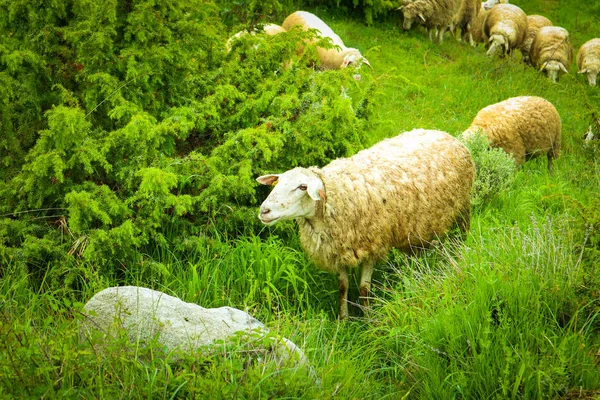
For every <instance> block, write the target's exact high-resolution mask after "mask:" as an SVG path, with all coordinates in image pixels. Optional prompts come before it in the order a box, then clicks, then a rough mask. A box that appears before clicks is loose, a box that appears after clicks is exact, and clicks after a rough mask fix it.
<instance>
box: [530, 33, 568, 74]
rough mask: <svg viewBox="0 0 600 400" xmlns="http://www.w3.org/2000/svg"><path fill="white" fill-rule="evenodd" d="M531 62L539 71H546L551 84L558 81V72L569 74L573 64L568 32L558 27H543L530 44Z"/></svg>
mask: <svg viewBox="0 0 600 400" xmlns="http://www.w3.org/2000/svg"><path fill="white" fill-rule="evenodd" d="M530 55H531V62H532V64H533V66H534V67H536V68H539V69H540V71H546V73H547V74H548V78H550V79H551V80H552V81H553V82H556V81H557V80H558V72H559V71H563V72H564V73H566V74H568V73H569V68H571V63H572V62H573V47H572V46H571V40H570V39H569V32H567V30H566V29H564V28H561V27H558V26H543V27H541V28H540V30H539V31H538V33H537V34H536V35H535V38H534V39H533V43H532V44H531V51H530Z"/></svg>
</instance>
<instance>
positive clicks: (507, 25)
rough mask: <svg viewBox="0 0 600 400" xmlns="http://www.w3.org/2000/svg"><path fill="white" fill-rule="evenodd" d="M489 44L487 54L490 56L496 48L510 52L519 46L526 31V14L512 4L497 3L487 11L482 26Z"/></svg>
mask: <svg viewBox="0 0 600 400" xmlns="http://www.w3.org/2000/svg"><path fill="white" fill-rule="evenodd" d="M483 32H484V34H485V36H486V37H488V38H489V39H488V43H489V45H490V47H489V49H488V51H487V55H488V56H492V55H494V54H496V53H497V51H498V49H500V50H501V52H502V53H505V54H511V52H512V50H513V49H515V48H517V47H519V46H520V45H521V42H523V39H525V34H526V33H527V15H526V14H525V12H524V11H523V10H521V9H520V8H519V7H517V6H515V5H513V4H498V5H496V6H494V7H492V9H491V10H490V11H489V14H488V15H487V18H486V19H485V23H484V26H483Z"/></svg>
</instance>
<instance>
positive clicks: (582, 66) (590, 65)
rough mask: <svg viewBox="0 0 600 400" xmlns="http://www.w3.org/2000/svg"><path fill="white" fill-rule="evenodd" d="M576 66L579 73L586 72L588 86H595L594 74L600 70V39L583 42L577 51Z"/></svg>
mask: <svg viewBox="0 0 600 400" xmlns="http://www.w3.org/2000/svg"><path fill="white" fill-rule="evenodd" d="M577 67H578V68H579V73H580V74H586V75H587V80H588V83H589V84H590V86H596V76H598V72H599V71H600V39H598V38H596V39H592V40H588V41H587V42H585V43H584V44H583V45H582V46H581V47H580V48H579V51H578V52H577Z"/></svg>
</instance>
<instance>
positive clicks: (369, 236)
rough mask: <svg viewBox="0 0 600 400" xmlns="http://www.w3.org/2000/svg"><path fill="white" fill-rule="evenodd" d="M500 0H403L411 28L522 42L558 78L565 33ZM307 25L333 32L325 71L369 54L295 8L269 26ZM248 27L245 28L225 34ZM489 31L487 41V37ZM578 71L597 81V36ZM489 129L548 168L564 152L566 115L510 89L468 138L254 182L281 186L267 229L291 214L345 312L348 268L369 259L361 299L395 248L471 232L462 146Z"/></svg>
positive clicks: (395, 142) (406, 143)
mask: <svg viewBox="0 0 600 400" xmlns="http://www.w3.org/2000/svg"><path fill="white" fill-rule="evenodd" d="M496 3H498V0H488V1H486V2H485V3H481V2H480V1H479V0H475V1H473V0H405V4H404V5H403V6H402V7H401V9H402V11H403V13H404V27H405V28H407V29H408V28H410V26H411V25H412V24H413V22H415V21H419V22H420V23H422V24H423V25H425V27H426V28H427V29H428V31H429V35H430V38H431V37H432V35H433V33H435V35H436V36H437V38H438V40H439V41H440V42H441V41H442V38H443V35H444V32H445V31H446V30H450V31H452V32H453V33H454V34H455V35H456V34H457V29H460V30H461V36H462V38H463V39H464V40H468V41H469V42H471V43H474V42H477V41H483V40H484V41H487V43H488V46H489V49H488V54H490V55H491V54H494V53H496V52H497V51H498V52H500V51H501V52H503V53H512V51H513V50H514V49H520V51H521V52H522V54H523V56H524V58H525V59H526V60H530V62H531V63H533V65H535V66H537V67H539V68H540V69H541V70H545V71H547V72H548V75H549V76H550V77H552V78H553V79H555V78H556V77H557V75H558V71H559V70H562V71H565V72H567V71H568V68H569V67H570V64H571V61H572V50H571V49H570V46H571V45H570V41H569V36H568V33H567V31H566V30H564V29H563V28H559V27H553V26H551V23H550V21H549V20H547V19H546V18H544V17H541V16H529V17H527V16H526V15H525V13H524V12H523V11H522V10H521V9H520V8H519V7H517V6H514V5H512V4H507V3H500V4H496ZM296 25H299V26H301V27H302V29H304V30H309V29H315V30H316V31H317V32H318V34H320V35H321V36H322V37H328V38H330V39H331V41H332V42H333V44H334V45H335V47H334V48H329V49H325V48H319V49H318V56H319V59H320V63H321V68H323V69H337V68H345V67H347V66H348V65H350V64H354V65H355V66H357V67H360V65H361V64H368V65H369V63H368V61H367V60H366V59H365V58H364V57H363V56H362V55H361V54H360V52H359V51H358V50H357V49H353V48H348V47H346V46H345V45H344V43H343V41H342V39H341V38H340V37H339V36H338V35H337V34H335V32H334V31H333V30H332V29H331V28H330V27H329V26H327V24H326V23H325V22H323V21H322V20H321V19H319V18H318V17H317V16H315V15H313V14H311V13H308V12H304V11H297V12H294V13H293V14H291V15H290V16H288V17H287V18H286V19H285V21H284V22H283V25H282V26H278V25H273V24H270V25H266V26H265V27H264V28H263V30H264V33H265V34H267V35H274V34H279V33H281V32H284V31H286V30H289V29H291V28H292V27H294V26H296ZM243 34H245V33H244V32H240V33H238V34H236V35H235V36H233V37H232V38H231V39H230V41H229V42H228V44H227V46H228V49H230V48H231V45H232V41H233V40H235V39H236V38H239V36H240V35H243ZM482 38H483V39H482ZM577 61H578V65H579V67H580V71H579V72H580V73H585V74H587V76H588V81H589V83H590V85H592V86H593V85H594V84H595V78H596V75H597V73H598V70H599V69H600V39H593V40H591V41H589V42H587V43H586V44H584V45H583V46H582V48H581V49H580V51H579V54H578V57H577ZM479 134H482V135H484V136H485V137H487V140H488V142H489V144H490V146H492V147H499V148H502V149H504V151H506V152H507V153H508V154H510V155H511V156H512V157H513V159H514V161H515V163H516V164H517V165H521V164H522V163H524V162H525V161H527V160H528V159H530V158H533V157H536V156H539V155H546V157H547V158H548V169H549V170H550V171H551V170H552V168H553V160H554V159H555V158H556V157H558V156H559V154H560V147H561V120H560V116H559V114H558V112H557V110H556V108H555V107H554V105H552V104H551V103H550V102H548V101H547V100H545V99H543V98H540V97H536V96H521V97H514V98H510V99H507V100H504V101H502V102H499V103H496V104H492V105H490V106H487V107H485V108H483V109H482V110H480V111H479V113H478V114H477V115H476V116H475V118H474V119H473V121H472V123H471V125H470V126H469V127H468V128H467V129H466V130H465V131H464V132H463V134H462V135H461V137H460V138H455V137H453V136H451V135H450V134H448V133H445V132H441V131H436V130H425V129H415V130H412V131H410V132H404V133H401V134H399V135H398V136H395V137H393V138H389V139H385V140H383V141H381V142H379V143H377V144H375V145H374V146H372V147H371V148H368V149H365V150H362V151H360V152H358V153H357V154H355V155H354V156H352V157H349V158H341V159H337V160H334V161H332V162H331V163H330V164H328V165H327V166H325V167H323V168H317V167H310V168H301V167H297V168H294V169H292V170H289V171H286V172H284V173H282V174H269V175H264V176H261V177H259V178H257V181H258V182H259V183H261V184H264V185H272V186H274V188H273V190H272V191H271V193H270V194H269V196H268V197H267V199H266V200H265V201H264V202H263V203H262V204H261V206H260V212H259V215H258V217H259V219H260V220H261V221H262V222H263V223H264V224H265V225H272V224H275V223H277V222H279V221H284V220H289V219H294V220H296V221H297V223H298V226H299V234H300V240H301V243H302V246H303V248H304V250H305V251H306V252H307V253H308V255H309V256H310V257H311V258H312V259H313V260H314V261H315V262H316V264H317V265H318V266H319V267H320V268H322V269H324V270H327V271H329V272H332V273H337V274H338V283H339V291H340V310H339V318H340V319H344V318H346V317H347V316H348V305H347V304H348V285H349V277H348V271H349V268H354V267H359V266H361V267H362V269H361V280H360V295H361V298H362V299H363V303H364V304H365V305H367V304H368V298H369V294H370V289H371V275H372V273H373V269H374V266H375V264H376V263H377V262H378V261H380V260H381V259H383V258H384V257H385V256H386V255H387V254H388V252H389V251H390V250H391V249H392V248H397V249H400V250H401V251H405V252H410V251H412V250H414V249H415V248H421V247H426V246H427V245H428V244H430V243H431V242H432V241H434V240H436V239H438V238H439V237H441V236H444V235H445V234H447V233H448V232H449V231H450V230H451V228H452V227H453V226H457V227H458V228H459V230H460V231H461V232H463V233H466V232H467V231H468V229H469V224H470V207H471V195H472V186H473V182H474V179H475V166H474V163H473V159H472V157H471V154H470V152H469V150H468V149H467V147H466V146H465V145H464V143H465V142H468V140H469V138H470V137H471V136H472V135H479Z"/></svg>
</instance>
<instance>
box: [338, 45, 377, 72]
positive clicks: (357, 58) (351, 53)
mask: <svg viewBox="0 0 600 400" xmlns="http://www.w3.org/2000/svg"><path fill="white" fill-rule="evenodd" d="M362 64H366V65H368V66H369V67H370V68H373V67H371V64H370V63H369V60H367V59H366V58H364V57H363V56H362V55H361V54H360V51H358V49H353V48H348V49H346V51H344V60H343V61H342V65H341V67H342V68H346V67H347V66H348V65H355V66H358V67H360V66H361V65H362Z"/></svg>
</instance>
